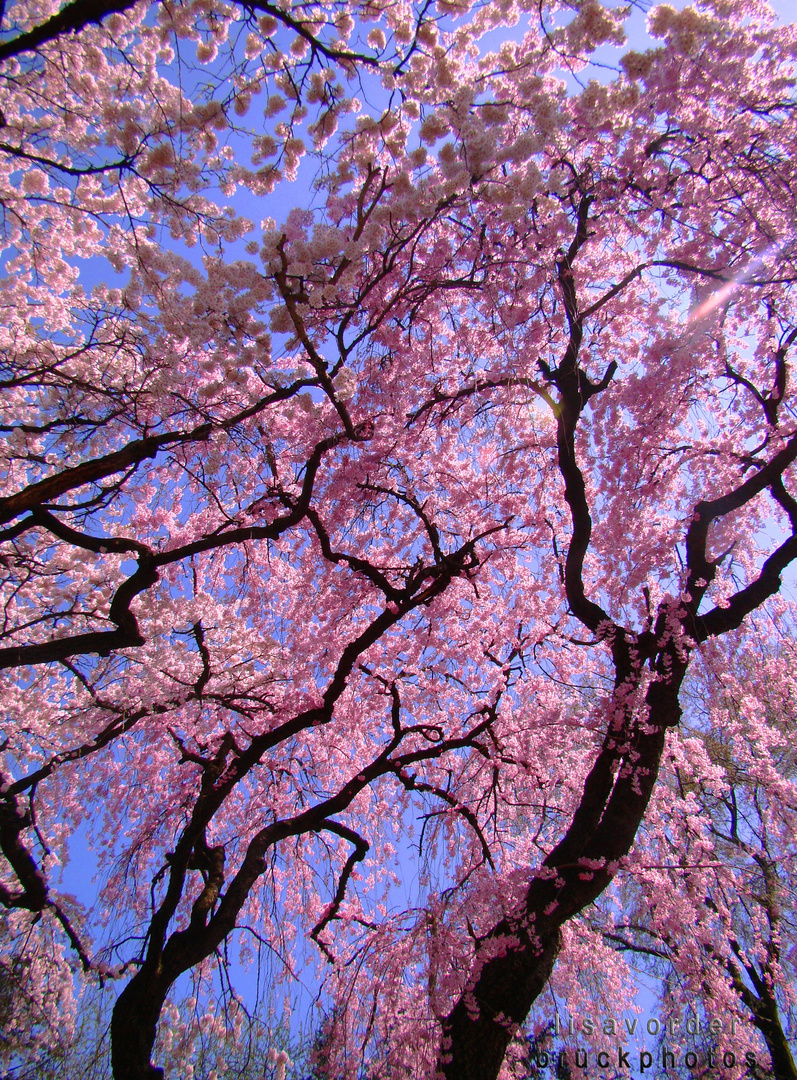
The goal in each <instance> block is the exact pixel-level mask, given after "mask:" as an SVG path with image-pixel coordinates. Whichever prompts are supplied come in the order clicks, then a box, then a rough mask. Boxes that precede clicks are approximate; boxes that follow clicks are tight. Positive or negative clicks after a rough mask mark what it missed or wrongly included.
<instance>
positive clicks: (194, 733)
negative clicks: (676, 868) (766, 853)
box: [0, 0, 797, 1080]
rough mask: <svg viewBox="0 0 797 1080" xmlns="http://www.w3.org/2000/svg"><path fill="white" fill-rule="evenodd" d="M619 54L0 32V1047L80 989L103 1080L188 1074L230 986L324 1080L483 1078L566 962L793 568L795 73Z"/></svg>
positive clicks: (56, 1011) (522, 29) (349, 37)
mask: <svg viewBox="0 0 797 1080" xmlns="http://www.w3.org/2000/svg"><path fill="white" fill-rule="evenodd" d="M638 15H639V13H638V12H636V11H635V9H634V8H633V6H631V7H612V5H610V4H601V3H600V2H598V0H571V2H569V3H562V2H559V0H555V2H553V3H552V4H550V5H546V6H540V5H538V4H531V3H525V2H523V0H517V2H508V3H498V2H484V3H466V2H464V0H463V2H459V0H439V2H438V3H435V4H433V3H423V4H410V3H404V2H400V0H395V2H393V0H390V2H387V0H384V2H382V0H379V2H378V0H352V2H350V3H342V2H341V3H330V4H323V5H312V4H305V3H293V4H291V3H279V4H271V3H260V2H256V0H252V2H248V3H242V4H237V5H234V4H225V3H213V4H211V3H208V2H206V0H195V2H193V3H190V4H189V3H170V4H165V3H164V4H153V5H147V4H143V3H138V4H130V3H125V2H120V3H113V2H111V3H108V4H104V3H102V2H101V0H100V2H97V3H91V4H89V3H88V2H87V0H74V2H72V3H69V4H67V5H65V6H64V7H62V8H60V9H59V8H58V6H57V5H56V4H54V3H51V2H49V0H42V2H40V3H36V4H32V3H29V2H27V0H26V2H24V3H20V4H16V5H12V6H9V7H8V8H7V9H6V10H4V12H3V22H2V27H0V28H1V29H2V41H1V42H0V62H1V63H2V73H1V77H2V81H3V91H2V106H1V107H2V117H1V118H0V119H1V120H2V128H0V136H1V137H0V167H1V168H2V178H1V179H0V183H1V184H2V213H3V219H2V226H3V234H2V235H3V244H4V253H5V254H4V263H3V278H2V283H1V287H2V303H3V307H4V311H5V315H6V317H5V320H4V324H5V325H4V327H3V329H2V330H0V340H1V341H2V374H1V378H2V390H3V397H2V410H3V411H2V420H1V423H2V432H3V435H4V446H3V459H2V461H3V464H2V468H3V474H4V489H5V492H6V494H5V495H4V496H3V498H2V499H0V543H2V555H1V556H0V559H1V561H2V569H3V575H4V579H3V598H2V604H3V608H2V610H3V622H2V630H1V631H0V632H2V644H0V667H2V669H3V671H4V676H3V678H4V684H3V691H4V696H3V703H4V711H3V736H2V750H3V765H2V789H1V793H2V798H1V799H0V849H1V850H2V859H3V861H2V864H0V866H1V869H2V879H1V880H0V901H1V902H2V904H3V906H4V908H5V909H6V914H5V915H4V919H5V926H6V929H7V935H6V936H7V940H8V941H9V942H11V944H10V945H9V947H8V951H7V954H6V955H5V957H4V958H0V961H2V965H3V967H2V970H3V971H6V972H11V973H13V974H14V977H15V978H17V977H18V978H20V979H23V981H24V987H25V991H24V992H25V1000H26V1001H29V1002H30V1003H32V1005H31V1008H33V1007H34V1005H35V1008H36V1009H37V1010H38V1011H39V1014H40V1015H41V1016H42V1018H43V1021H42V1022H41V1023H39V1024H38V1026H37V1030H36V1031H35V1032H33V1033H32V1034H31V1031H30V1030H28V1031H27V1033H26V1035H25V1037H24V1038H22V1036H21V1035H20V1036H19V1037H18V1038H17V1040H16V1043H15V1044H14V1045H11V1046H10V1047H9V1049H8V1053H10V1054H24V1053H27V1052H28V1044H29V1043H31V1041H32V1042H33V1043H34V1044H35V1043H38V1044H39V1045H44V1044H46V1043H47V1040H48V1039H51V1038H52V1033H53V1032H56V1033H57V1032H58V1031H59V1030H62V1031H63V1030H67V1031H68V1025H69V1023H70V1022H71V1021H70V1016H71V1015H72V1011H73V1005H72V1004H71V999H72V997H73V995H74V994H76V993H77V992H78V988H79V985H80V980H81V979H82V980H84V981H86V982H91V981H92V980H94V981H97V980H99V981H103V982H105V983H107V984H110V985H111V986H113V987H117V988H118V998H117V1000H116V1005H115V1008H114V1011H113V1020H112V1023H111V1042H112V1066H113V1073H114V1077H115V1078H116V1080H133V1078H135V1080H141V1078H144V1077H157V1076H161V1075H163V1070H164V1068H167V1069H169V1070H170V1072H174V1071H175V1070H177V1071H179V1070H180V1069H181V1068H183V1067H184V1068H185V1070H187V1069H188V1067H189V1066H188V1064H185V1065H184V1066H181V1064H180V1060H181V1058H180V1055H181V1054H182V1055H183V1058H182V1060H183V1061H184V1063H187V1062H188V1061H189V1058H190V1054H191V1050H190V1047H191V1045H192V1044H191V1039H192V1038H193V1037H194V1035H195V1034H196V1033H197V1032H200V1033H201V1034H202V1035H203V1037H205V1038H207V1037H212V1035H213V1033H214V1032H218V1033H219V1034H220V1037H222V1036H223V1037H224V1038H228V1037H231V1036H230V1033H232V1037H234V1036H235V1030H236V1027H235V1025H236V1024H237V1023H238V1024H240V1023H241V1022H242V1021H241V1019H240V1016H241V1014H240V1009H239V1008H238V1006H237V1005H236V1006H235V1007H234V1008H233V1007H231V1006H230V1005H229V999H228V1004H227V1005H226V1006H225V1005H224V1000H223V995H222V1000H221V1003H220V1004H219V1005H218V1006H216V1007H214V1006H213V1005H212V1002H211V996H212V995H210V991H209V988H210V987H211V985H212V984H213V980H214V979H218V978H221V979H222V980H223V979H226V978H227V977H228V975H229V966H230V963H231V962H232V961H231V959H230V958H231V957H232V956H233V955H235V956H240V957H241V958H242V959H243V960H246V958H247V956H253V957H255V956H257V955H258V953H259V952H260V951H261V950H265V951H267V952H268V953H269V954H270V955H272V956H274V957H277V958H278V960H279V964H280V965H281V967H282V969H283V971H282V972H281V975H280V977H283V978H290V977H292V976H295V974H296V965H297V963H302V964H309V963H317V964H318V967H319V971H320V976H319V977H321V978H323V992H324V995H325V1000H327V1001H328V1002H329V1003H330V1004H329V1010H328V1015H327V1020H326V1023H325V1025H324V1028H323V1038H322V1043H323V1048H324V1057H325V1064H324V1067H325V1068H326V1070H327V1072H329V1074H330V1075H335V1076H337V1077H354V1076H357V1075H361V1074H363V1073H367V1075H369V1076H372V1077H385V1078H388V1077H389V1078H398V1077H421V1076H432V1075H437V1076H439V1077H444V1078H457V1080H470V1078H476V1077H478V1078H479V1080H485V1078H489V1077H497V1076H499V1075H500V1076H502V1077H510V1076H512V1075H516V1074H517V1071H518V1070H519V1069H521V1068H522V1062H520V1060H519V1058H518V1055H517V1054H516V1047H517V1040H516V1038H515V1036H516V1035H517V1034H518V1033H519V1031H520V1030H521V1028H522V1025H523V1023H524V1020H525V1018H526V1016H527V1013H528V1011H529V1009H530V1007H531V1005H532V1004H533V1002H534V1001H535V999H536V998H537V997H538V996H539V994H540V993H541V991H542V990H543V988H544V987H545V986H546V984H547V983H548V981H549V979H550V978H551V976H552V972H554V968H555V965H556V964H557V961H559V967H558V968H557V972H560V973H561V974H559V975H557V974H555V975H554V977H560V978H561V979H563V980H564V981H565V983H564V984H565V985H566V979H567V972H568V971H572V970H575V967H574V963H575V961H574V958H576V957H577V956H578V955H580V956H581V957H582V958H583V957H584V956H585V955H589V953H590V950H598V949H600V948H604V953H602V954H601V955H605V946H603V945H602V944H601V943H600V940H599V939H600V935H598V934H594V935H592V937H591V938H590V937H589V936H588V935H587V936H583V935H579V934H578V933H576V932H575V929H574V928H576V927H577V926H580V925H582V924H581V923H579V922H577V921H574V920H578V917H579V916H580V914H581V913H582V912H585V910H586V909H588V907H589V905H591V904H593V903H594V901H595V900H596V899H597V898H598V897H600V895H601V894H602V893H603V892H604V890H605V889H606V888H607V887H608V886H609V885H610V884H612V883H613V882H615V879H617V880H618V881H620V882H621V881H622V880H623V875H624V874H625V873H626V871H627V868H628V867H629V866H630V863H629V859H630V860H631V861H633V858H634V855H633V854H630V853H632V848H633V845H634V841H635V837H636V835H637V831H638V829H639V828H640V825H641V823H642V822H643V819H644V817H645V814H646V811H647V810H648V807H649V806H651V813H652V814H653V815H654V817H653V818H652V819H651V820H653V821H654V822H655V821H656V818H655V814H656V813H657V812H658V811H657V807H658V805H659V803H657V801H656V800H657V799H659V798H660V797H659V795H658V794H657V788H656V782H657V778H658V775H659V771H660V768H661V767H662V761H663V760H665V761H666V760H669V758H668V757H667V755H672V754H677V753H679V752H681V750H679V748H682V747H683V746H685V745H686V746H687V750H688V745H689V744H688V740H686V741H684V737H683V736H679V734H678V728H679V723H680V721H681V715H682V709H683V706H682V702H681V696H682V687H683V686H684V681H685V680H686V679H687V677H688V675H689V672H690V670H691V669H693V667H694V665H695V663H696V662H700V663H702V662H703V659H702V658H703V657H704V656H708V655H711V650H712V649H715V648H718V647H719V644H718V643H722V645H723V646H725V644H726V643H730V644H728V646H727V647H728V648H731V647H732V644H733V643H734V642H736V641H739V640H742V637H743V635H744V634H745V633H746V632H747V628H748V626H749V620H750V617H751V616H752V615H753V613H755V612H757V611H758V610H759V609H766V610H767V611H775V609H774V608H773V606H772V605H773V603H774V602H775V599H776V598H777V597H778V593H779V590H780V588H781V583H782V577H783V575H784V573H785V572H786V571H787V568H788V567H789V565H790V564H791V562H792V561H793V560H794V558H795V556H797V502H795V500H794V497H793V495H792V494H791V491H790V485H791V483H792V481H793V479H794V477H793V473H794V461H795V459H797V428H795V414H794V406H793V401H792V390H791V383H790V379H789V366H790V362H791V356H792V353H793V350H794V343H795V339H797V321H795V311H794V301H795V290H794V280H795V278H794V269H795V267H794V255H795V249H794V243H795V235H794V232H795V227H794V209H793V208H794V204H795V194H796V192H797V183H796V182H795V181H796V180H797V178H796V177H795V164H794V162H795V160H797V154H795V142H796V140H795V116H794V100H793V85H794V58H795V50H796V49H797V37H796V36H795V29H794V27H790V26H783V25H779V24H778V23H777V22H776V20H775V18H774V15H773V13H772V12H771V10H770V9H769V8H768V6H767V5H766V4H764V3H758V2H756V0H711V2H706V3H702V4H700V5H699V6H694V7H687V8H685V9H683V10H682V11H676V10H675V9H674V8H672V7H669V6H667V5H659V6H657V7H654V8H652V9H651V10H650V12H649V13H648V15H647V31H648V33H649V35H650V37H651V40H650V44H649V47H648V46H645V48H644V49H643V51H635V50H629V48H628V46H627V41H626V24H628V25H632V22H633V20H634V19H635V18H637V17H638ZM497 42H498V44H496V43H497ZM250 217H252V218H254V219H256V220H255V221H252V220H250ZM778 603H779V604H781V607H780V608H778V609H777V610H778V611H779V612H780V614H781V617H783V611H784V609H785V605H786V601H783V600H778ZM766 625H771V624H770V623H766ZM768 633H769V632H768ZM771 636H772V637H773V638H774V634H772V635H771ZM773 649H774V645H773ZM770 654H772V655H774V652H772V650H768V648H767V647H766V641H765V642H764V643H763V648H762V655H763V656H764V657H766V656H768V655H770ZM750 725H751V728H750V737H751V738H756V739H758V738H760V739H762V740H764V739H767V738H769V735H768V732H770V730H771V727H772V725H771V720H770V717H768V715H765V714H761V715H756V717H755V718H754V719H751V720H750ZM679 739H680V740H681V741H680V742H679ZM775 780H776V778H775V776H774V774H770V775H768V776H767V777H765V778H763V779H762V780H761V783H762V784H766V785H767V790H768V796H767V797H768V799H772V800H777V799H778V798H780V797H781V793H780V792H779V790H778V788H777V784H776V783H775ZM771 785H774V786H771ZM665 789H666V785H663V786H662V787H661V789H660V790H662V791H663V790H665ZM651 800H653V803H652V804H651ZM698 817H699V818H700V820H701V821H703V822H704V824H706V826H707V824H708V822H709V819H710V817H711V813H710V808H709V807H708V806H707V805H706V806H702V807H700V808H699V811H698ZM80 835H83V836H85V837H87V842H88V847H89V850H90V851H91V853H92V857H93V858H94V859H96V864H97V869H98V874H99V877H100V881H101V892H100V897H99V899H98V902H97V904H96V905H94V907H93V908H92V909H91V910H87V909H85V908H84V907H81V904H80V903H79V901H78V900H76V899H74V898H73V897H70V896H69V895H67V893H66V891H65V890H64V889H63V888H62V886H61V884H60V880H61V879H60V867H61V866H63V864H64V863H65V862H66V861H67V860H68V858H69V856H70V852H71V851H72V850H73V847H74V844H75V837H77V836H80ZM411 858H412V859H414V860H415V869H414V870H413V871H412V872H410V871H409V870H408V866H409V865H410V862H409V860H410V859H411ZM410 880H411V881H412V884H411V885H410ZM661 896H662V902H663V903H664V902H666V903H674V900H672V891H671V890H670V891H669V892H668V891H667V890H666V889H665V888H664V887H662V892H661ZM665 898H666V899H665ZM691 903H692V906H693V909H694V910H695V911H697V912H698V913H700V912H703V910H704V908H705V904H706V893H705V891H701V890H695V891H694V893H693V895H692V898H691ZM311 951H312V955H313V957H314V959H313V960H309V959H308V957H309V956H310V955H311ZM594 955H597V953H596V952H593V956H594ZM724 955H725V956H728V954H727V952H726V953H725V954H724ZM618 970H619V969H618ZM189 974H192V975H193V977H194V978H195V979H196V980H197V985H198V986H199V987H200V993H199V996H198V997H197V998H196V999H195V1000H196V1001H199V1000H202V1001H206V1002H207V1006H206V1007H207V1011H206V1012H205V1013H204V1014H203V1015H201V1016H198V1017H197V1018H196V1022H195V1023H193V1022H192V1021H191V1019H190V1018H188V1019H186V1018H185V1016H181V1015H180V1014H179V1011H178V1008H177V1006H176V1005H175V995H177V994H178V987H179V985H180V982H179V981H180V980H181V979H182V978H184V977H185V976H187V975H189ZM614 977H615V976H614V974H613V973H612V971H611V970H608V971H607V979H612V978H614ZM218 985H219V984H218V982H217V983H216V986H218ZM223 985H225V984H224V983H222V986H223ZM202 987H204V988H205V989H204V991H202V989H201V988H202ZM203 995H204V996H203ZM204 1007H205V1006H203V1008H204ZM236 1017H238V1019H236ZM192 1023H193V1026H192ZM156 1040H157V1042H156ZM278 1056H279V1055H278ZM153 1059H157V1060H158V1061H159V1062H160V1063H159V1064H158V1063H156V1061H155V1060H153ZM274 1063H275V1064H274V1067H275V1068H277V1069H282V1071H283V1072H284V1071H285V1068H286V1063H285V1061H284V1060H281V1061H280V1062H277V1060H276V1058H275V1059H274ZM187 1074H188V1073H187V1071H186V1075H187Z"/></svg>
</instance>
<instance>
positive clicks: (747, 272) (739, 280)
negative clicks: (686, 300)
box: [686, 241, 785, 323]
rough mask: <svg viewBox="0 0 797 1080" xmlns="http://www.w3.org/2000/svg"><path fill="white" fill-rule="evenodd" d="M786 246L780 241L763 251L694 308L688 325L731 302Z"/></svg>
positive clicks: (689, 315) (687, 319)
mask: <svg viewBox="0 0 797 1080" xmlns="http://www.w3.org/2000/svg"><path fill="white" fill-rule="evenodd" d="M784 246H785V244H784V242H783V241H778V243H776V244H771V245H770V246H769V247H768V248H767V249H766V251H763V252H762V253H761V254H760V255H758V256H757V257H756V258H755V259H753V261H752V262H750V263H748V265H747V266H746V267H745V268H744V270H742V271H740V272H739V273H738V274H737V275H736V277H734V278H731V280H730V281H726V282H725V283H724V284H723V285H721V286H720V287H719V288H718V289H716V290H715V291H714V292H713V293H711V295H710V296H708V297H707V298H706V299H705V300H704V301H703V302H702V304H699V305H698V306H697V307H696V308H693V309H692V310H691V311H690V312H689V314H688V315H687V317H686V322H687V323H695V322H698V321H699V320H700V319H704V318H705V317H706V316H707V315H710V314H711V312H712V311H715V310H716V309H717V308H718V307H721V306H722V304H724V303H725V301H726V300H729V299H730V298H731V296H733V294H734V293H735V292H736V290H737V289H738V288H739V286H740V285H744V284H745V282H747V281H749V280H750V278H751V277H752V276H753V275H754V274H755V272H756V271H757V270H758V269H759V268H760V267H761V266H763V265H764V263H765V262H768V261H769V260H770V259H773V258H775V257H776V256H778V255H779V254H780V253H781V251H782V250H783V248H784Z"/></svg>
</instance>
